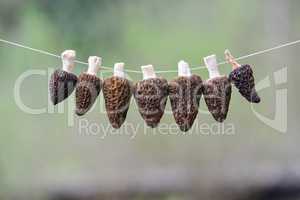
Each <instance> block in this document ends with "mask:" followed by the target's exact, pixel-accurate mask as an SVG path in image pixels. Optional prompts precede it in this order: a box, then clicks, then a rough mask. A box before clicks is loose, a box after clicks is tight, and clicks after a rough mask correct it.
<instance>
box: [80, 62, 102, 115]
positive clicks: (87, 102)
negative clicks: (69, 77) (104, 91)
mask: <svg viewBox="0 0 300 200" xmlns="http://www.w3.org/2000/svg"><path fill="white" fill-rule="evenodd" d="M88 62H89V68H88V71H87V72H84V73H82V74H80V76H79V78H78V79H79V81H78V84H77V87H76V111H75V112H76V114H77V115H79V116H81V115H84V114H85V113H86V112H87V111H89V110H90V108H91V107H92V106H93V104H94V103H95V101H96V99H97V97H98V95H99V93H100V91H101V84H102V81H101V79H100V78H98V77H97V72H98V71H99V69H100V66H101V58H99V57H96V56H91V57H89V60H88Z"/></svg>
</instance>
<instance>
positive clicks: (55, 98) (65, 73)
mask: <svg viewBox="0 0 300 200" xmlns="http://www.w3.org/2000/svg"><path fill="white" fill-rule="evenodd" d="M75 57H76V52H75V51H73V50H66V51H64V52H63V53H62V54H61V58H62V63H63V66H62V69H57V70H55V71H54V73H53V74H52V75H51V77H50V81H49V92H50V99H51V101H52V103H53V104H54V105H56V104H58V103H60V102H62V101H63V100H65V99H66V98H67V97H69V96H70V95H71V94H72V92H73V90H74V88H75V86H76V83H77V76H76V75H75V74H73V73H71V72H72V70H73V69H74V66H75Z"/></svg>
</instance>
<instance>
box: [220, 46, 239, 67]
mask: <svg viewBox="0 0 300 200" xmlns="http://www.w3.org/2000/svg"><path fill="white" fill-rule="evenodd" d="M224 54H225V59H226V60H227V62H228V63H229V64H231V65H232V69H236V68H238V67H240V66H241V65H240V64H239V63H238V62H237V61H236V60H235V59H234V57H233V56H232V55H231V53H230V51H229V50H228V49H226V50H225V53H224Z"/></svg>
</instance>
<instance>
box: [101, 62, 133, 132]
mask: <svg viewBox="0 0 300 200" xmlns="http://www.w3.org/2000/svg"><path fill="white" fill-rule="evenodd" d="M103 96H104V100H105V107H106V112H107V116H108V119H109V121H110V123H111V125H112V127H113V128H116V129H118V128H120V127H121V125H122V124H123V123H124V121H125V119H126V115H127V111H128V108H129V105H130V99H131V96H132V83H131V82H130V81H129V80H128V79H126V78H125V73H124V63H116V64H115V66H114V75H113V76H112V77H110V78H107V79H105V80H104V83H103Z"/></svg>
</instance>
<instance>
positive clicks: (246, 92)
mask: <svg viewBox="0 0 300 200" xmlns="http://www.w3.org/2000/svg"><path fill="white" fill-rule="evenodd" d="M225 57H226V60H227V61H228V63H230V64H231V65H232V69H233V70H232V72H231V73H230V74H229V79H230V81H231V82H232V83H233V84H234V85H235V87H236V88H237V89H238V90H239V92H240V94H241V95H242V96H243V97H244V98H245V99H247V100H248V101H249V102H251V103H259V102H260V97H259V96H258V94H257V92H256V90H255V82H254V76H253V71H252V69H251V66H250V65H247V64H246V65H240V64H239V63H238V62H237V61H236V60H235V59H234V57H233V56H232V55H231V53H230V52H229V50H228V49H227V50H226V51H225Z"/></svg>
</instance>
